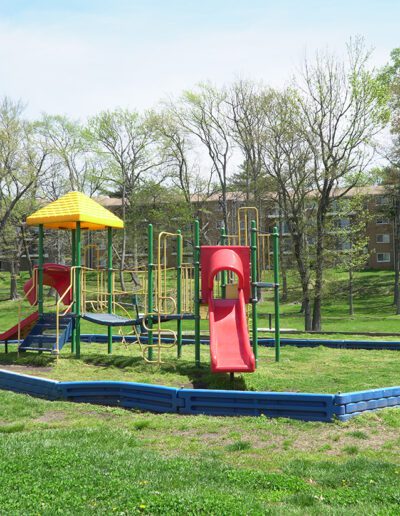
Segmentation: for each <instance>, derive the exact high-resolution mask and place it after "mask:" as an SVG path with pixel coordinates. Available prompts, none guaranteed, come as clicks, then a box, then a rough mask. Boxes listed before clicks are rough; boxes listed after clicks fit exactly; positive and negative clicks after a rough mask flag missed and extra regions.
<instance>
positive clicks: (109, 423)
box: [0, 272, 400, 515]
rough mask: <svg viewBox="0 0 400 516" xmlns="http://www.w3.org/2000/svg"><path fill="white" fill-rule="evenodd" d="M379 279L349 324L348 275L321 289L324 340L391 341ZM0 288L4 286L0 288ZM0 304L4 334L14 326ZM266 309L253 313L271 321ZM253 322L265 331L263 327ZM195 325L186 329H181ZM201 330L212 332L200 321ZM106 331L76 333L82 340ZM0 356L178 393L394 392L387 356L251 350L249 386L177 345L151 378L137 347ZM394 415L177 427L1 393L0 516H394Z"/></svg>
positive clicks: (22, 364)
mask: <svg viewBox="0 0 400 516" xmlns="http://www.w3.org/2000/svg"><path fill="white" fill-rule="evenodd" d="M391 278H392V274H390V273H386V272H365V273H363V274H361V275H358V276H357V282H358V284H357V289H358V296H359V297H358V300H357V302H356V316H355V317H354V318H353V319H351V320H350V319H349V318H348V317H347V306H346V298H345V276H344V275H338V274H337V275H336V279H335V281H333V280H332V281H331V279H329V278H328V279H329V281H328V282H327V285H326V286H325V305H324V311H323V316H324V329H326V330H329V329H332V331H346V330H349V329H351V330H354V331H366V330H370V331H400V325H399V322H398V318H397V316H395V315H394V310H393V306H392V305H391V297H390V296H391V294H390V288H391ZM0 285H1V278H0ZM289 294H290V297H289V301H288V303H287V304H284V305H283V307H282V311H283V318H282V326H283V327H294V328H297V329H299V330H301V329H302V316H301V315H300V314H299V313H298V310H299V305H298V288H297V286H296V284H295V282H294V281H292V280H291V289H290V292H289ZM15 307H16V305H15V303H12V302H2V303H1V305H0V327H2V328H4V327H9V326H10V325H11V323H12V322H13V321H16V317H17V316H16V309H15ZM271 307H272V305H271V300H270V299H267V300H266V301H265V302H264V303H262V304H261V305H260V312H261V313H264V314H266V313H267V312H268V311H269V310H270V309H271ZM264 321H265V323H263V318H262V317H261V321H260V325H262V326H266V325H267V323H266V320H265V319H264ZM191 327H192V325H191V324H189V323H185V329H187V330H190V329H191ZM202 328H203V329H206V328H207V321H202ZM94 331H97V332H100V333H104V328H102V327H95V326H90V325H87V324H86V323H85V324H84V325H83V332H88V333H89V332H94ZM15 349H16V348H15V347H12V346H11V350H12V352H11V353H10V354H8V355H5V354H0V367H10V368H12V370H16V371H22V372H26V373H29V374H36V375H38V376H44V377H48V378H56V379H60V380H67V379H69V380H77V379H79V380H82V379H88V380H89V379H97V380H102V379H108V380H129V381H139V382H150V383H159V384H163V385H174V386H185V387H191V386H193V387H195V388H196V387H211V388H228V389H229V388H236V389H248V390H277V391H303V392H304V391H308V392H332V393H333V392H338V391H340V392H345V391H350V390H358V389H367V388H374V387H383V386H390V385H398V384H399V380H398V371H399V365H400V363H399V360H400V359H399V357H400V354H399V353H398V352H395V351H362V350H335V349H328V348H323V347H319V348H314V349H311V348H309V349H297V348H292V347H283V348H282V355H281V356H282V360H281V362H280V363H279V364H277V363H275V362H274V360H273V350H272V349H265V348H261V349H260V363H259V368H258V370H257V372H256V373H254V374H252V375H237V376H236V377H235V381H234V383H232V384H231V383H230V381H229V378H228V376H227V375H212V374H211V373H210V371H209V350H208V348H207V347H206V346H202V350H201V357H202V363H203V365H202V367H201V368H196V367H195V366H194V350H193V347H192V346H185V347H184V349H183V357H182V359H181V360H180V361H177V360H176V359H175V350H170V351H168V350H166V351H165V352H164V361H165V362H164V363H163V364H161V365H160V366H157V365H149V364H146V363H144V362H143V360H142V358H141V356H140V353H139V349H138V348H137V346H129V347H128V348H127V349H125V348H124V346H123V345H120V344H119V345H115V348H114V354H113V355H112V356H108V355H107V354H106V347H105V345H96V344H90V345H89V344H83V345H82V357H81V359H80V360H77V359H75V358H74V357H72V356H71V355H70V354H69V351H68V349H67V348H65V349H64V350H63V353H62V354H61V357H60V359H59V360H58V362H56V361H55V359H54V358H53V357H49V356H46V355H35V354H26V355H23V356H21V357H19V358H17V356H16V352H15ZM399 431H400V410H399V409H385V410H381V411H378V412H375V413H370V414H366V415H364V416H361V417H358V418H356V419H354V420H351V421H349V422H347V423H339V422H335V423H332V424H325V423H305V422H299V421H291V420H285V419H268V418H267V417H264V416H261V417H259V418H250V417H240V418H238V417H232V418H222V417H207V416H178V415H173V414H150V413H140V412H134V411H125V410H123V409H119V408H108V407H99V406H95V405H89V404H72V403H66V402H48V401H44V400H39V399H35V398H30V397H28V396H24V395H18V394H14V393H11V392H4V391H0V464H1V466H0V507H1V511H0V512H1V513H2V514H7V515H8V514H10V515H11V514H44V515H53V514H71V515H80V514H82V515H83V514H85V515H86V514H119V515H128V514H129V515H130V514H185V515H186V514H193V515H200V514H207V515H208V514H215V515H224V514H227V515H236V514H237V515H242V514H249V515H250V514H257V515H258V514H260V515H261V514H273V515H275V514H276V515H292V514H293V515H300V514H301V515H303V514H307V515H320V514H330V515H356V514H357V515H358V514H382V515H395V514H398V507H399V504H400V490H399V483H400V453H399V452H400V438H399V435H400V434H399Z"/></svg>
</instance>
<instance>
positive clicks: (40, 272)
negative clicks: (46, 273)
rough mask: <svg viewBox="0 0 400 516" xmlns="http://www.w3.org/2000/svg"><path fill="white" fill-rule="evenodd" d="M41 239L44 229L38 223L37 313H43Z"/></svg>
mask: <svg viewBox="0 0 400 516" xmlns="http://www.w3.org/2000/svg"><path fill="white" fill-rule="evenodd" d="M43 239H44V229H43V224H39V246H38V247H39V249H38V254H39V260H38V284H39V285H38V286H39V288H38V312H39V315H43V261H44V257H43Z"/></svg>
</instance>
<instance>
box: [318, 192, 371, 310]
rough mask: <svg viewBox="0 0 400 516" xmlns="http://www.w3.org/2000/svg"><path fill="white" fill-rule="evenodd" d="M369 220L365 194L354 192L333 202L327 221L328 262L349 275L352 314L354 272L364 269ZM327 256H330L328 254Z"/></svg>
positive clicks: (369, 214) (367, 255)
mask: <svg viewBox="0 0 400 516" xmlns="http://www.w3.org/2000/svg"><path fill="white" fill-rule="evenodd" d="M371 219H372V214H371V212H370V211H369V209H368V197H367V196H365V195H363V194H362V193H360V192H359V191H356V193H355V195H351V196H350V197H347V198H342V199H340V200H339V201H337V204H336V205H335V211H334V215H333V216H331V217H328V220H327V234H328V237H327V244H328V252H327V255H328V256H327V262H329V258H331V260H332V265H333V266H335V267H337V268H339V270H342V271H345V272H346V273H347V274H348V283H347V285H348V302H349V315H354V293H355V292H354V273H355V272H356V271H360V270H362V269H364V268H365V266H366V264H367V262H368V258H369V252H368V244H369V240H370V239H369V236H368V233H367V225H368V223H369V222H370V221H371ZM329 255H330V256H329Z"/></svg>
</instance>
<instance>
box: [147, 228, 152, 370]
mask: <svg viewBox="0 0 400 516" xmlns="http://www.w3.org/2000/svg"><path fill="white" fill-rule="evenodd" d="M147 236H148V262H147V267H148V268H147V288H148V293H147V312H148V313H149V319H148V321H147V327H148V328H152V327H153V270H154V263H153V259H154V257H153V224H149V227H148V233H147ZM147 342H148V344H149V346H150V347H149V349H148V351H147V358H148V359H149V360H153V348H152V347H151V346H152V344H153V332H152V331H151V330H149V331H148V341H147Z"/></svg>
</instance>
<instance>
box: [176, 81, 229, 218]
mask: <svg viewBox="0 0 400 516" xmlns="http://www.w3.org/2000/svg"><path fill="white" fill-rule="evenodd" d="M226 101H227V93H226V91H225V90H224V89H220V90H219V89H217V88H215V87H214V86H212V85H210V84H204V83H203V84H200V85H199V86H198V88H197V90H196V91H186V92H184V94H183V96H182V97H181V99H180V101H179V103H178V104H177V105H176V106H175V105H174V104H171V105H170V109H171V111H172V112H173V113H174V115H175V116H176V119H177V120H178V121H179V123H180V124H181V126H182V127H183V128H185V130H186V131H187V132H188V133H189V134H192V135H194V136H195V137H196V138H197V139H198V140H199V141H200V142H201V143H202V144H203V145H204V146H205V148H206V151H207V154H208V156H209V158H210V160H211V163H212V171H211V175H212V174H213V173H216V175H217V177H218V181H219V186H220V196H221V197H220V205H221V210H222V217H223V222H224V226H225V227H226V228H227V227H228V203H227V191H228V165H229V160H230V157H231V154H232V138H231V135H230V129H229V125H228V119H227V108H228V105H227V102H226ZM210 181H211V177H210Z"/></svg>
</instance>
